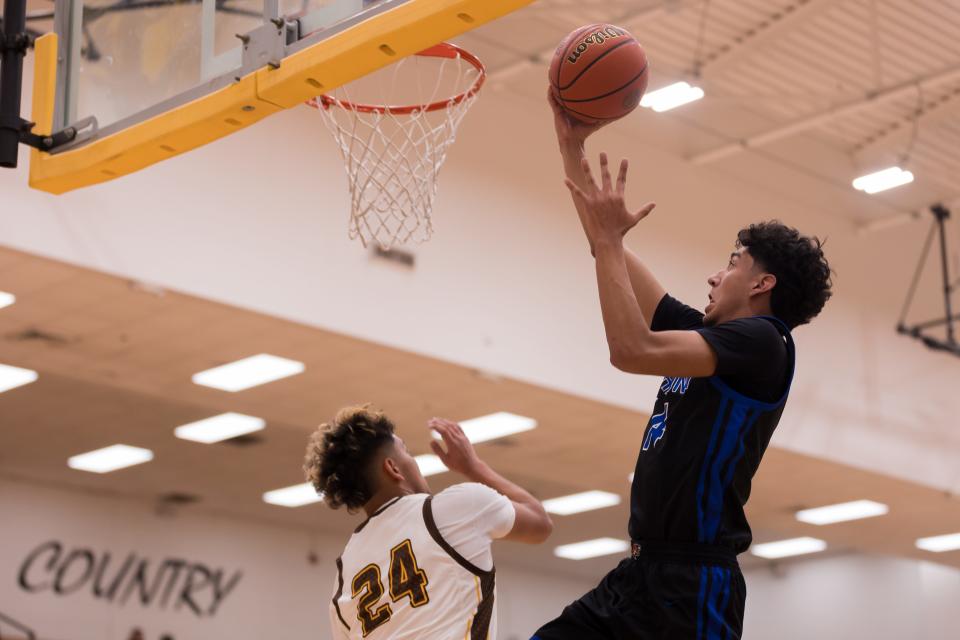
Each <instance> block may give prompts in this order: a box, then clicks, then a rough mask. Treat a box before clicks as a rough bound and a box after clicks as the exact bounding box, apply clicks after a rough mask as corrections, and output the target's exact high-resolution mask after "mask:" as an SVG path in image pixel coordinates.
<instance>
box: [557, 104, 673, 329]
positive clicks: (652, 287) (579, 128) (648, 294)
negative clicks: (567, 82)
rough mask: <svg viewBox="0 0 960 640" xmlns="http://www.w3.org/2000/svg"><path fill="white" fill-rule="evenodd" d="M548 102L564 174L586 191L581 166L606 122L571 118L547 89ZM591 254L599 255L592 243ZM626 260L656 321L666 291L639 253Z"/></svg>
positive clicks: (634, 287) (635, 287)
mask: <svg viewBox="0 0 960 640" xmlns="http://www.w3.org/2000/svg"><path fill="white" fill-rule="evenodd" d="M547 101H548V102H549V103H550V108H551V109H553V122H554V126H555V128H556V131H557V142H558V143H559V145H560V156H561V157H562V158H563V170H564V173H565V174H566V176H567V178H568V179H570V180H572V181H573V184H575V185H576V186H577V187H579V188H580V189H582V190H585V189H586V188H587V181H586V176H585V175H584V173H583V169H582V166H581V165H582V162H583V161H584V159H585V158H586V151H585V149H586V141H587V138H588V137H589V136H590V135H591V134H592V133H594V132H595V131H597V130H598V129H599V128H600V127H601V126H603V125H594V126H591V125H587V124H584V123H582V122H578V121H576V120H573V119H571V118H570V117H569V116H568V115H567V114H565V113H564V112H563V109H562V108H561V107H560V105H559V104H557V101H556V99H554V97H553V93H551V92H550V91H549V90H548V91H547ZM575 204H576V202H575ZM576 209H577V216H578V217H579V218H580V224H581V225H582V226H583V227H584V232H585V233H586V223H585V219H584V215H585V212H584V211H582V210H581V209H582V207H580V206H579V205H577V206H576ZM587 240H588V241H590V236H589V234H587ZM590 253H591V254H594V255H595V253H594V248H593V244H592V242H591V245H590ZM624 259H625V260H626V265H627V275H628V277H629V278H630V285H631V288H632V290H633V294H634V296H636V298H637V302H638V303H639V304H640V308H641V310H642V311H643V316H644V317H645V318H646V319H647V322H648V323H649V322H652V321H653V314H654V312H655V311H656V310H657V305H659V304H660V301H661V300H662V299H663V296H664V295H665V293H666V291H665V290H664V288H663V286H662V285H661V284H660V282H659V281H657V279H656V277H655V276H654V275H653V273H652V272H651V271H650V269H648V268H647V266H646V265H645V264H644V263H643V261H642V260H640V258H639V257H638V256H637V255H636V254H635V253H633V252H632V251H630V250H629V249H626V248H624ZM648 326H649V325H648Z"/></svg>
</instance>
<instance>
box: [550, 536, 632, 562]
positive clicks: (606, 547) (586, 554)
mask: <svg viewBox="0 0 960 640" xmlns="http://www.w3.org/2000/svg"><path fill="white" fill-rule="evenodd" d="M629 548H630V545H629V544H627V541H626V540H618V539H617V538H596V539H594V540H584V541H583V542H574V543H572V544H564V545H560V546H559V547H557V548H556V549H554V550H553V555H555V556H557V557H558V558H566V559H567V560H586V559H587V558H597V557H600V556H608V555H611V554H613V553H623V552H624V551H626V550H627V549H629Z"/></svg>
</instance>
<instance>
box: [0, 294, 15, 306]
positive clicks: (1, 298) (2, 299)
mask: <svg viewBox="0 0 960 640" xmlns="http://www.w3.org/2000/svg"><path fill="white" fill-rule="evenodd" d="M16 301H17V296H15V295H13V294H12V293H7V292H6V291H0V309H3V308H4V307H9V306H10V305H12V304H13V303H14V302H16Z"/></svg>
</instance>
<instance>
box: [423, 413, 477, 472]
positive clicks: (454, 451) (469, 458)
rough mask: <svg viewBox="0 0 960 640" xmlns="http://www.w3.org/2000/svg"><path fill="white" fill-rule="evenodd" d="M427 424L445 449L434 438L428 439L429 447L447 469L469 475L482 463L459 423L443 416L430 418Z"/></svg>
mask: <svg viewBox="0 0 960 640" xmlns="http://www.w3.org/2000/svg"><path fill="white" fill-rule="evenodd" d="M427 426H428V427H430V429H431V430H432V431H435V432H436V433H437V434H438V435H439V436H440V437H441V438H442V439H443V444H444V445H445V446H446V450H444V448H443V447H442V446H441V445H440V443H439V442H437V441H436V440H431V441H430V448H431V449H433V452H434V453H435V454H437V457H439V458H440V460H441V462H443V464H445V465H447V467H448V468H449V469H451V470H453V471H456V472H457V473H462V474H463V475H465V476H469V475H470V474H471V473H472V472H474V471H475V470H476V469H477V467H478V466H479V465H480V464H482V463H481V462H480V458H479V457H477V452H476V451H474V449H473V445H472V444H470V441H469V440H467V436H466V434H465V433H464V432H463V429H461V428H460V425H459V424H457V423H456V422H451V421H450V420H444V419H443V418H432V419H431V420H430V421H429V422H427Z"/></svg>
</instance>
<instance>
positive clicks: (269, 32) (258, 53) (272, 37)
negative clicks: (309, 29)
mask: <svg viewBox="0 0 960 640" xmlns="http://www.w3.org/2000/svg"><path fill="white" fill-rule="evenodd" d="M295 28H296V24H295V23H293V22H287V21H285V20H284V19H283V18H274V19H272V20H270V21H268V22H265V23H263V24H262V25H260V26H259V27H257V28H256V29H253V30H252V31H248V32H247V33H238V34H237V38H239V39H240V41H241V42H242V43H243V51H242V63H241V66H240V69H239V70H238V71H237V78H238V79H239V78H242V77H243V76H246V75H247V74H249V73H252V72H254V71H256V70H257V69H260V68H262V67H265V66H269V67H270V68H271V69H279V68H280V61H281V60H283V58H284V55H285V53H286V47H287V39H288V32H289V31H291V30H293V29H295Z"/></svg>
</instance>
